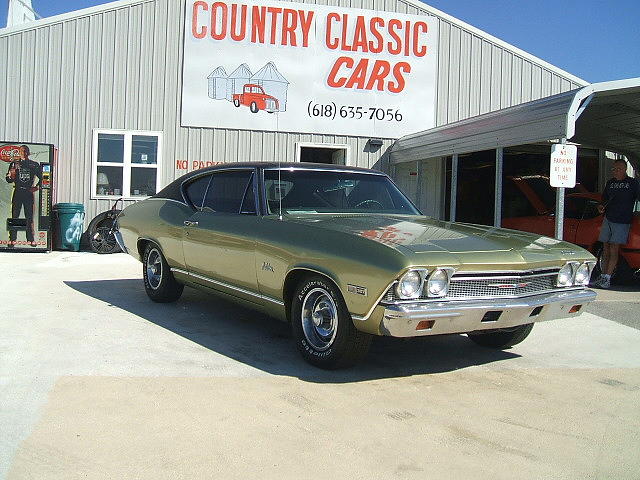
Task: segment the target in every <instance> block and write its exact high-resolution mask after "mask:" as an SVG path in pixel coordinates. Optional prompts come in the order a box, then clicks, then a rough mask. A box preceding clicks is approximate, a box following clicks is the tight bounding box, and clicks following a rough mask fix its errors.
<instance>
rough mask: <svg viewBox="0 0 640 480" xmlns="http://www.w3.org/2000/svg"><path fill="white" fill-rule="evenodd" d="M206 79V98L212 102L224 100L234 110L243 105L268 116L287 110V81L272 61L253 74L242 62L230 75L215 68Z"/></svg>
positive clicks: (223, 70)
mask: <svg viewBox="0 0 640 480" xmlns="http://www.w3.org/2000/svg"><path fill="white" fill-rule="evenodd" d="M207 80H208V83H209V88H208V92H209V98H211V99H213V100H227V101H229V102H232V103H233V104H234V105H235V106H236V107H240V106H242V105H244V106H246V107H249V110H251V112H253V113H258V112H259V111H260V110H264V111H266V112H268V113H273V112H284V111H286V110H287V90H288V89H289V82H288V81H287V79H286V78H284V77H283V76H282V74H281V73H280V72H278V69H277V68H276V65H275V64H274V63H273V62H268V63H267V64H266V65H265V66H264V67H262V68H261V69H260V70H258V71H257V72H256V73H255V74H253V73H251V70H250V69H249V67H248V66H247V64H246V63H243V64H242V65H240V66H239V67H238V68H236V69H235V70H234V71H233V72H231V74H227V71H226V70H225V69H224V67H223V66H219V67H217V68H216V69H215V70H213V72H211V74H210V75H209V77H208V78H207Z"/></svg>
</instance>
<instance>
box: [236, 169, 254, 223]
mask: <svg viewBox="0 0 640 480" xmlns="http://www.w3.org/2000/svg"><path fill="white" fill-rule="evenodd" d="M253 182H254V175H252V176H251V180H250V181H249V184H248V185H247V190H246V193H245V195H244V200H243V201H242V209H241V210H240V213H246V214H255V213H256V196H255V195H254V192H253Z"/></svg>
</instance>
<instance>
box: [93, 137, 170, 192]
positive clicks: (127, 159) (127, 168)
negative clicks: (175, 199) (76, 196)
mask: <svg viewBox="0 0 640 480" xmlns="http://www.w3.org/2000/svg"><path fill="white" fill-rule="evenodd" d="M100 134H107V135H123V136H124V154H123V159H122V163H116V162H100V163H98V136H99V135H100ZM136 135H141V136H146V137H156V138H157V139H158V152H157V161H156V163H155V164H144V163H142V164H140V163H132V162H131V152H132V147H133V137H134V136H136ZM162 136H163V133H162V132H157V131H150V130H115V129H107V128H95V129H93V140H92V146H91V152H92V153H91V199H92V200H112V199H116V198H121V197H122V198H123V199H124V200H143V199H145V198H148V197H144V196H140V195H135V196H133V195H131V169H132V168H152V169H155V170H156V193H157V192H158V191H159V190H160V186H161V185H162V153H163V152H162ZM98 165H104V166H106V167H119V168H122V192H121V194H120V195H99V194H98V193H97V192H98Z"/></svg>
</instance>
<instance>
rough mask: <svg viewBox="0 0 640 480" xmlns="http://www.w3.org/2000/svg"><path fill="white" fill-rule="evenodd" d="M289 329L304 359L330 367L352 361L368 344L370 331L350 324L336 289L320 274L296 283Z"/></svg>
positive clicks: (346, 311)
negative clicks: (360, 329) (361, 330)
mask: <svg viewBox="0 0 640 480" xmlns="http://www.w3.org/2000/svg"><path fill="white" fill-rule="evenodd" d="M291 329H292V332H293V338H294V339H295V341H296V346H297V347H298V350H299V351H300V353H301V354H302V356H303V357H304V359H305V360H306V361H307V362H309V363H311V364H312V365H315V366H316V367H320V368H325V369H329V370H333V369H337V368H345V367H350V366H352V365H355V364H356V363H358V362H359V361H360V360H362V359H363V358H364V357H365V356H366V354H367V352H368V350H369V345H370V344H371V335H369V334H366V333H363V332H360V331H359V330H357V329H356V328H355V326H354V325H353V320H352V319H351V315H350V314H349V311H348V310H347V306H346V305H345V303H344V300H343V298H342V295H341V294H340V292H339V290H338V289H337V288H336V287H335V286H334V285H333V284H332V283H331V282H329V281H328V280H326V279H325V278H323V277H320V276H312V277H308V278H306V279H304V280H303V281H302V282H300V284H299V285H298V288H297V289H296V292H295V295H294V297H293V302H292V305H291Z"/></svg>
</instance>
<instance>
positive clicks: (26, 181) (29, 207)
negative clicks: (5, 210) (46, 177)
mask: <svg viewBox="0 0 640 480" xmlns="http://www.w3.org/2000/svg"><path fill="white" fill-rule="evenodd" d="M29 155H31V151H30V150H29V147H28V146H26V145H21V146H20V156H19V158H17V159H16V160H14V161H13V162H11V163H10V164H9V170H8V171H7V175H6V177H5V179H6V180H7V182H8V183H13V185H14V186H13V196H12V198H11V216H12V217H13V218H14V219H15V218H19V217H20V212H21V211H22V210H23V209H24V218H25V220H26V227H27V228H26V230H27V232H26V233H27V242H28V243H29V245H31V246H32V247H35V246H37V243H36V242H35V236H34V225H33V207H34V203H35V202H34V194H35V192H37V191H38V190H39V188H40V182H42V167H41V165H40V164H39V163H38V162H34V161H33V160H31V159H30V158H29ZM17 236H18V232H17V231H16V230H15V229H10V230H9V245H8V246H9V247H10V248H11V247H13V246H15V245H16V239H17Z"/></svg>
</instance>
